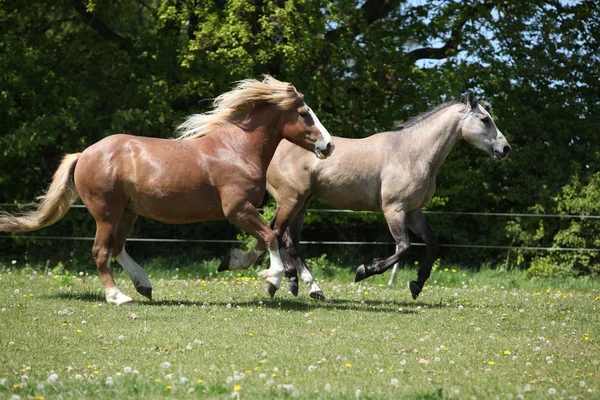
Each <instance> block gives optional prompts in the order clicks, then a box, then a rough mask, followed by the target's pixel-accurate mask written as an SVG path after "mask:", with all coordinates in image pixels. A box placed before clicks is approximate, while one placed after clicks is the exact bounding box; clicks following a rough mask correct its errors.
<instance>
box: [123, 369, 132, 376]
mask: <svg viewBox="0 0 600 400" xmlns="http://www.w3.org/2000/svg"><path fill="white" fill-rule="evenodd" d="M131 371H132V370H131V367H125V368H123V372H124V373H126V374H130V373H131Z"/></svg>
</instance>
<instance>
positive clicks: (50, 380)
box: [46, 374, 58, 383]
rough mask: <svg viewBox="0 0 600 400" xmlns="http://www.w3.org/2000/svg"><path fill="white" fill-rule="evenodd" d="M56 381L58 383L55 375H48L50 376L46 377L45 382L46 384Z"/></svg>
mask: <svg viewBox="0 0 600 400" xmlns="http://www.w3.org/2000/svg"><path fill="white" fill-rule="evenodd" d="M56 381H58V375H57V374H50V376H49V377H48V379H46V382H48V383H56Z"/></svg>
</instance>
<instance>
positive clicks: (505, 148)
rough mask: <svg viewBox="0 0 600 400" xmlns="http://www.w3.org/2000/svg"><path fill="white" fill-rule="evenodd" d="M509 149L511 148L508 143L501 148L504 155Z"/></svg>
mask: <svg viewBox="0 0 600 400" xmlns="http://www.w3.org/2000/svg"><path fill="white" fill-rule="evenodd" d="M511 150H512V148H511V147H510V146H509V145H506V146H504V148H503V149H502V151H503V152H504V157H506V156H507V155H508V153H510V151H511Z"/></svg>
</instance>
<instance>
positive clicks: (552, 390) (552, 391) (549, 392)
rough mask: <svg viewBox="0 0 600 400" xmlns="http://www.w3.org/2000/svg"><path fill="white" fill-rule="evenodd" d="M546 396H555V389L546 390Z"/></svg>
mask: <svg viewBox="0 0 600 400" xmlns="http://www.w3.org/2000/svg"><path fill="white" fill-rule="evenodd" d="M548 394H549V395H550V396H553V395H555V394H556V389H554V388H550V389H548Z"/></svg>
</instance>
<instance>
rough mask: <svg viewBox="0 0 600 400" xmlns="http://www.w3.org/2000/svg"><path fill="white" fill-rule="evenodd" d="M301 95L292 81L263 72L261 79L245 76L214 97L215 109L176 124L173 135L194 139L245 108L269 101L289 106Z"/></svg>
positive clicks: (285, 107)
mask: <svg viewBox="0 0 600 400" xmlns="http://www.w3.org/2000/svg"><path fill="white" fill-rule="evenodd" d="M302 98H303V96H302V95H301V94H300V93H298V92H297V91H296V88H294V86H293V85H292V84H291V83H287V82H281V81H278V80H277V79H275V78H273V77H272V76H269V75H265V76H264V78H263V80H262V82H261V81H259V80H256V79H244V80H241V81H238V82H237V84H236V85H235V87H234V88H233V89H232V90H230V91H229V92H226V93H223V94H222V95H220V96H219V97H217V98H216V99H215V100H214V102H213V107H214V110H212V111H209V112H206V113H204V114H194V115H190V116H189V117H188V118H187V119H186V120H185V122H184V123H182V124H181V125H179V126H178V127H177V129H176V131H175V132H176V138H177V139H196V138H199V137H201V136H206V135H208V134H209V133H211V132H212V131H213V130H214V129H215V128H217V127H219V126H221V125H224V124H226V123H228V122H231V121H232V119H233V118H234V117H236V116H237V115H239V113H240V112H241V111H248V110H250V109H251V108H253V107H255V106H256V105H258V104H260V103H270V104H274V105H276V106H277V107H278V108H279V109H281V110H289V109H291V108H292V107H294V106H295V105H297V104H298V102H301V101H302Z"/></svg>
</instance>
